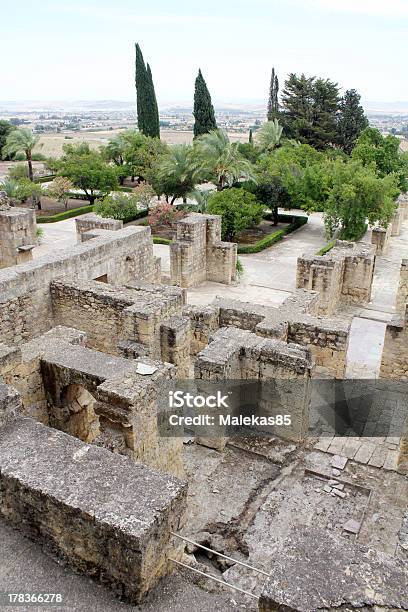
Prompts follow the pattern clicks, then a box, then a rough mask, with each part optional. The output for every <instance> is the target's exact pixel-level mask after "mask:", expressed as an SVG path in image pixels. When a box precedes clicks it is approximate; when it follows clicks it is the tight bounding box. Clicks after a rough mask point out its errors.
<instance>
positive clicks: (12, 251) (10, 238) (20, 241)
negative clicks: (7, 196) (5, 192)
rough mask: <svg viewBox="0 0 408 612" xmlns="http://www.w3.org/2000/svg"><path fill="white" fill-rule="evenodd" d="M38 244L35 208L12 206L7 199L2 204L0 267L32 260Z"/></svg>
mask: <svg viewBox="0 0 408 612" xmlns="http://www.w3.org/2000/svg"><path fill="white" fill-rule="evenodd" d="M2 202H3V200H2ZM36 244H37V223H36V220H35V210H34V209H32V208H12V207H10V206H8V204H7V203H6V200H5V201H4V203H3V204H0V268H7V267H9V266H15V265H17V264H22V263H26V262H28V261H31V259H32V258H33V256H32V252H31V251H32V249H33V248H34V246H35V245H36Z"/></svg>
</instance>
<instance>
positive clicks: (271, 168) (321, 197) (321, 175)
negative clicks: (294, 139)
mask: <svg viewBox="0 0 408 612" xmlns="http://www.w3.org/2000/svg"><path fill="white" fill-rule="evenodd" d="M330 167H331V161H330V160H329V159H327V157H326V155H325V154H324V153H322V152H320V151H317V150H316V149H313V148H312V147H311V146H309V145H306V144H302V145H296V146H294V145H292V144H291V143H286V144H285V145H283V146H282V147H280V148H279V149H276V150H274V151H273V152H272V154H270V155H267V156H263V157H262V158H261V159H260V160H259V161H258V164H257V165H256V173H257V179H258V182H259V183H260V184H261V185H267V184H268V183H269V182H271V183H272V186H273V189H275V190H279V188H280V185H281V186H282V190H283V191H282V193H281V197H282V198H283V202H282V204H279V205H281V206H285V205H288V206H289V205H290V206H291V207H293V208H302V209H303V210H307V211H308V212H312V211H316V210H320V211H321V210H323V209H324V205H325V202H326V200H327V197H328V193H329V189H330V179H331V170H330ZM274 177H279V179H280V181H276V179H275V178H274ZM278 195H279V194H278ZM287 198H288V200H289V201H287Z"/></svg>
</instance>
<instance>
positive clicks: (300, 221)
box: [238, 214, 308, 255]
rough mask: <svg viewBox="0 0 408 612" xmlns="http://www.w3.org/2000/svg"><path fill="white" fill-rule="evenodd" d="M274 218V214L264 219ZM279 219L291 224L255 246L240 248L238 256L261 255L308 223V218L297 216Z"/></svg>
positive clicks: (259, 241) (279, 217) (281, 216)
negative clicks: (260, 253) (261, 252)
mask: <svg viewBox="0 0 408 612" xmlns="http://www.w3.org/2000/svg"><path fill="white" fill-rule="evenodd" d="M272 218H273V216H272V214H268V215H265V216H264V219H272ZM278 219H279V221H281V222H285V221H289V224H288V225H287V226H286V227H284V228H283V229H280V230H278V231H277V232H274V233H273V234H269V236H265V238H261V240H258V242H255V244H249V245H245V246H244V245H243V246H238V254H239V255H243V254H248V253H259V252H260V251H263V250H264V249H267V248H268V247H270V246H272V245H273V244H275V243H276V242H279V241H280V240H282V238H283V237H284V236H286V234H290V233H291V232H294V231H295V230H297V229H298V228H299V227H302V225H305V223H307V221H308V219H307V217H298V216H296V215H279V216H278Z"/></svg>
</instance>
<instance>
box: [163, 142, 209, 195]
mask: <svg viewBox="0 0 408 612" xmlns="http://www.w3.org/2000/svg"><path fill="white" fill-rule="evenodd" d="M199 179H200V168H199V164H198V162H197V159H196V156H195V152H194V149H193V147H192V146H190V145H186V144H181V145H174V146H172V147H171V148H170V149H169V151H168V153H167V154H165V155H163V157H162V158H161V160H160V162H159V165H158V167H157V175H156V179H155V181H154V183H153V185H154V186H155V187H156V189H157V190H158V191H157V194H158V195H161V194H162V193H164V194H166V195H167V196H172V199H171V202H170V204H173V203H174V201H175V200H176V199H177V198H183V200H184V201H185V200H186V197H187V194H188V193H189V192H190V191H192V190H193V189H194V187H195V186H196V184H197V183H198V182H199Z"/></svg>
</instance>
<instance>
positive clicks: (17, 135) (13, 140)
mask: <svg viewBox="0 0 408 612" xmlns="http://www.w3.org/2000/svg"><path fill="white" fill-rule="evenodd" d="M39 139H40V137H39V136H35V135H34V134H33V132H32V131H31V130H28V129H27V128H19V129H17V130H13V131H12V132H10V133H9V135H8V136H7V138H6V144H5V145H4V147H3V155H9V156H10V157H14V156H15V155H19V154H21V153H22V154H24V155H25V158H26V160H27V165H28V178H29V179H30V181H32V180H33V179H34V175H33V164H32V154H33V149H34V147H35V145H36V144H37V143H38V141H39Z"/></svg>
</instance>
